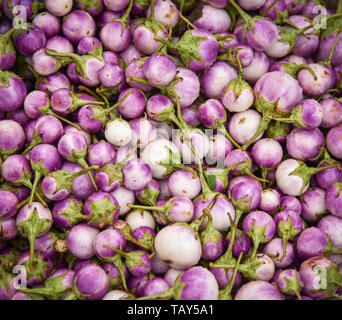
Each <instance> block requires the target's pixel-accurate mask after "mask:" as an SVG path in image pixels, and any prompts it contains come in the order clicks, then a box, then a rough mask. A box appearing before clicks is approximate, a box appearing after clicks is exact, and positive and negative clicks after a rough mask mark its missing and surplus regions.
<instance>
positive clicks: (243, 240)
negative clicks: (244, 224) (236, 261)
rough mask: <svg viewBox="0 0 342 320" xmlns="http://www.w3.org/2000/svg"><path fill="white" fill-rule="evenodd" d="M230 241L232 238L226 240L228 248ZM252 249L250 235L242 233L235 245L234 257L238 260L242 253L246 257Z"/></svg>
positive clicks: (237, 237) (239, 234) (236, 239)
mask: <svg viewBox="0 0 342 320" xmlns="http://www.w3.org/2000/svg"><path fill="white" fill-rule="evenodd" d="M230 240H231V239H230V237H227V238H226V239H225V245H226V248H228V247H229V244H230ZM250 248H251V239H250V238H249V237H248V235H247V234H246V233H245V232H243V231H240V232H239V233H238V235H237V236H236V238H235V241H234V245H233V255H234V257H235V258H238V257H239V255H240V253H241V252H242V253H243V254H244V255H246V254H247V253H248V252H249V249H250Z"/></svg>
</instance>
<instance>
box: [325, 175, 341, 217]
mask: <svg viewBox="0 0 342 320" xmlns="http://www.w3.org/2000/svg"><path fill="white" fill-rule="evenodd" d="M338 184H339V182H336V183H334V184H333V185H332V186H331V187H329V188H328V189H327V191H326V193H325V204H326V207H327V209H328V211H329V212H330V213H332V214H333V215H334V216H336V217H340V218H341V217H342V197H341V192H340V191H339V190H340V188H339V185H338Z"/></svg>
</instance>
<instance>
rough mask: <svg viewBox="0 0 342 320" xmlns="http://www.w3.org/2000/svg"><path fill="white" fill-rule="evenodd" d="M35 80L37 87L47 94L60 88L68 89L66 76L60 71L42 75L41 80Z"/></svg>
mask: <svg viewBox="0 0 342 320" xmlns="http://www.w3.org/2000/svg"><path fill="white" fill-rule="evenodd" d="M37 82H38V83H37V89H38V90H40V91H45V92H46V93H47V94H49V95H51V94H52V93H53V92H55V91H56V90H58V89H61V88H64V89H70V81H69V79H68V77H67V76H66V75H65V74H63V73H61V72H56V73H54V74H52V75H50V76H47V77H43V78H42V79H41V81H39V80H38V81H37Z"/></svg>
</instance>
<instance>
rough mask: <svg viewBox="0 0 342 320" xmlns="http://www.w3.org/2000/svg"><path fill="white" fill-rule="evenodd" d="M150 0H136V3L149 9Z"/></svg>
mask: <svg viewBox="0 0 342 320" xmlns="http://www.w3.org/2000/svg"><path fill="white" fill-rule="evenodd" d="M150 2H151V1H150V0H134V3H135V4H137V5H138V6H140V7H141V8H143V9H144V10H147V9H148V7H149V6H150Z"/></svg>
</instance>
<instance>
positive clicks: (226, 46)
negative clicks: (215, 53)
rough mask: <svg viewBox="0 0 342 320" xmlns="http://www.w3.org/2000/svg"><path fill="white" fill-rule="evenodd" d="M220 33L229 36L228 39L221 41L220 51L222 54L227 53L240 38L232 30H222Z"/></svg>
mask: <svg viewBox="0 0 342 320" xmlns="http://www.w3.org/2000/svg"><path fill="white" fill-rule="evenodd" d="M219 35H220V36H224V37H225V36H229V37H228V38H227V39H225V40H221V41H219V53H220V54H224V53H226V52H227V50H228V49H229V48H231V47H232V46H234V45H236V44H238V40H237V38H236V36H235V35H234V34H233V33H231V32H221V33H219Z"/></svg>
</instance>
